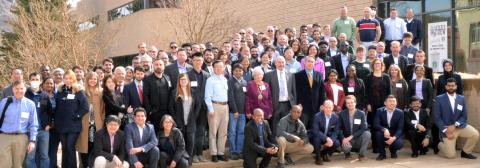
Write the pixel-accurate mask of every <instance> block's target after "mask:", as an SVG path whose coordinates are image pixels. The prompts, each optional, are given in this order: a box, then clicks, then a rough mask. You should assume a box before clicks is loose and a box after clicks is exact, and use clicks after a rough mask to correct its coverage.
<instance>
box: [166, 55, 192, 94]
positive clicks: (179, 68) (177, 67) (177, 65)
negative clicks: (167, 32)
mask: <svg viewBox="0 0 480 168" xmlns="http://www.w3.org/2000/svg"><path fill="white" fill-rule="evenodd" d="M187 59H188V58H187V51H186V50H185V49H182V48H181V49H178V51H177V61H175V62H173V63H171V64H170V65H168V66H166V67H165V74H167V75H168V76H169V77H170V79H171V80H172V86H173V88H175V87H177V80H178V75H179V74H183V73H187V72H188V71H190V70H192V66H191V65H190V64H188V63H187Z"/></svg>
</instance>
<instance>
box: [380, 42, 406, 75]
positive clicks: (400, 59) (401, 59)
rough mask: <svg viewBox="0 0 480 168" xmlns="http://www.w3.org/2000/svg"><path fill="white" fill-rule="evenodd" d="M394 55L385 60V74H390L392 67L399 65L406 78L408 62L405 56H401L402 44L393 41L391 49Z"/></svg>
mask: <svg viewBox="0 0 480 168" xmlns="http://www.w3.org/2000/svg"><path fill="white" fill-rule="evenodd" d="M390 50H391V51H392V54H390V55H389V56H387V57H385V58H383V63H384V64H385V72H388V69H389V68H390V65H393V64H397V65H398V67H400V70H402V75H403V76H405V72H406V70H407V65H408V60H407V57H406V56H404V55H400V42H398V41H393V42H392V44H391V47H390Z"/></svg>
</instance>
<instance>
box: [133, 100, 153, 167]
mask: <svg viewBox="0 0 480 168" xmlns="http://www.w3.org/2000/svg"><path fill="white" fill-rule="evenodd" d="M133 115H134V122H133V123H130V124H128V125H127V126H125V134H126V144H125V146H126V147H127V152H128V158H129V162H130V164H133V165H134V167H135V168H141V167H146V166H145V165H146V164H147V163H148V167H149V168H156V167H158V158H159V157H160V151H159V150H158V148H157V144H158V140H157V137H156V136H155V130H154V129H153V125H152V124H147V123H145V121H146V116H145V115H146V111H145V109H143V108H141V107H139V108H136V109H135V110H134V111H133Z"/></svg>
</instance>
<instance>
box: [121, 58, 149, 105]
mask: <svg viewBox="0 0 480 168" xmlns="http://www.w3.org/2000/svg"><path fill="white" fill-rule="evenodd" d="M133 72H134V75H135V80H134V81H133V82H132V83H129V84H127V85H126V86H125V88H124V89H123V99H124V103H125V107H132V108H134V109H135V108H137V107H142V105H143V104H142V103H143V81H142V80H143V77H144V76H145V73H144V69H143V67H141V66H138V67H135V69H134V70H133Z"/></svg>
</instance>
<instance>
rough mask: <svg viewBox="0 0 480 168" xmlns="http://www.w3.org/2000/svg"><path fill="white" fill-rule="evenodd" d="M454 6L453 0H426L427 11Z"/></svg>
mask: <svg viewBox="0 0 480 168" xmlns="http://www.w3.org/2000/svg"><path fill="white" fill-rule="evenodd" d="M450 8H452V1H451V0H425V12H431V11H437V10H444V9H450Z"/></svg>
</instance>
